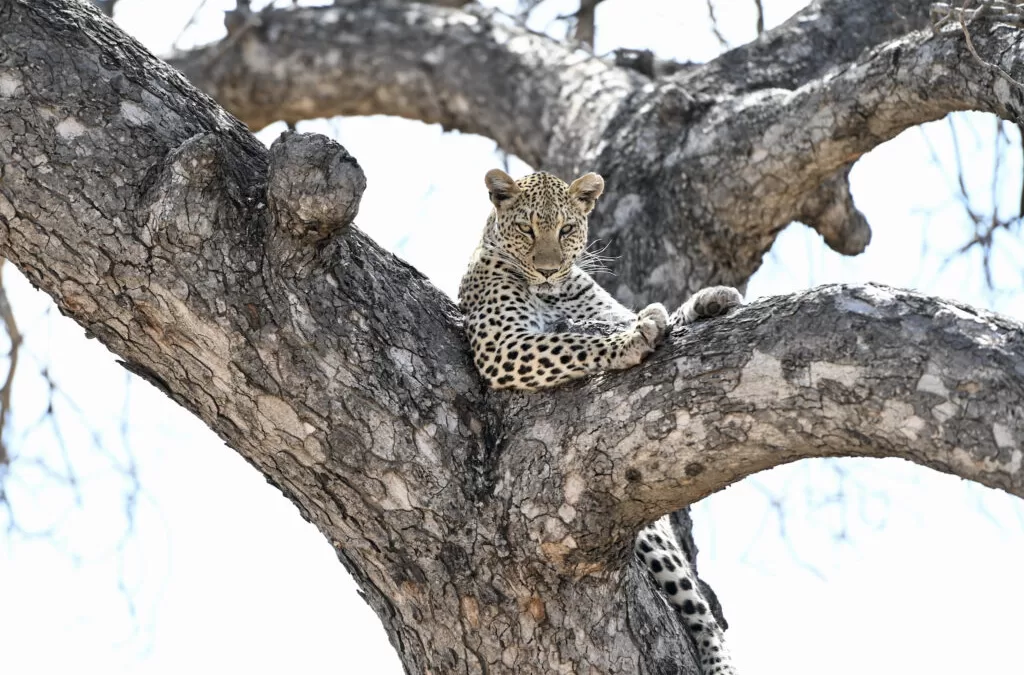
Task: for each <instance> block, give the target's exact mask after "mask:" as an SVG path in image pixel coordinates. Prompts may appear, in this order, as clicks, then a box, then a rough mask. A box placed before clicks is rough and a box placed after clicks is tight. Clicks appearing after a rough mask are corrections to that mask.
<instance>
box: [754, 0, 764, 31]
mask: <svg viewBox="0 0 1024 675" xmlns="http://www.w3.org/2000/svg"><path fill="white" fill-rule="evenodd" d="M754 6H755V7H756V8H757V34H758V35H760V34H761V33H763V32H764V5H762V4H761V0H754Z"/></svg>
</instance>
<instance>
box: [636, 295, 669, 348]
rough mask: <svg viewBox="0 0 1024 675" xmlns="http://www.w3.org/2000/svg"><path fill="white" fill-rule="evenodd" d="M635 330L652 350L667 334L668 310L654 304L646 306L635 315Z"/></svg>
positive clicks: (658, 304) (661, 305) (656, 303)
mask: <svg viewBox="0 0 1024 675" xmlns="http://www.w3.org/2000/svg"><path fill="white" fill-rule="evenodd" d="M636 330H637V331H638V332H639V333H640V334H641V335H643V337H644V340H646V341H647V344H648V345H650V346H651V348H652V349H653V348H654V347H656V346H657V345H658V343H659V342H661V341H662V340H664V339H665V335H667V334H668V310H666V309H665V305H663V304H661V303H660V302H655V303H652V304H650V305H647V306H646V307H644V308H643V309H641V310H640V313H639V314H637V315H636Z"/></svg>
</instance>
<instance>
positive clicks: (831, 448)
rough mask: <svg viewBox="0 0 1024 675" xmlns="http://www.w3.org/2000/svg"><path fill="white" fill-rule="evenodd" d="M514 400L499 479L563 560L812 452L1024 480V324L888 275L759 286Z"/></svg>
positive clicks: (1001, 481) (550, 551)
mask: <svg viewBox="0 0 1024 675" xmlns="http://www.w3.org/2000/svg"><path fill="white" fill-rule="evenodd" d="M538 399H540V400H538ZM510 405H511V406H512V407H513V408H514V409H515V410H516V411H517V412H518V413H519V414H518V415H516V416H515V417H513V418H512V419H513V420H515V421H514V422H513V426H512V427H511V428H508V429H507V430H506V432H507V433H508V434H509V437H510V439H511V440H510V441H509V443H508V445H507V447H505V448H504V451H503V454H502V456H501V460H500V467H501V468H502V469H503V470H502V475H503V479H502V481H501V482H500V483H499V485H498V488H497V491H498V494H502V495H506V496H507V499H508V500H509V503H510V505H511V508H510V511H511V513H513V514H517V515H518V514H527V515H528V516H529V520H521V521H520V522H519V523H518V524H519V525H521V526H522V528H523V529H522V533H523V536H524V537H526V538H528V540H529V542H530V543H532V544H533V545H534V546H536V547H537V549H538V550H539V551H542V552H544V553H546V554H547V555H548V556H549V558H550V559H551V560H552V561H553V562H555V563H558V564H560V565H565V566H566V567H569V568H574V567H575V566H581V567H586V566H587V565H589V564H594V563H595V561H596V560H600V559H601V556H603V555H609V554H611V555H616V554H618V552H619V551H621V550H623V549H624V548H626V547H628V545H629V543H630V541H631V538H632V536H633V533H634V532H635V531H636V528H637V526H638V525H640V524H641V523H644V522H647V521H649V520H651V519H653V518H655V517H657V516H659V515H661V514H663V513H666V512H668V511H671V510H674V509H678V508H681V507H683V506H685V505H687V504H691V503H693V502H695V501H697V500H699V499H702V498H703V497H705V496H707V495H709V494H711V493H712V492H716V491H718V490H721V489H723V488H725V487H726V486H728V485H729V484H731V483H734V482H736V481H738V480H740V479H741V478H743V477H745V476H747V475H749V474H751V473H754V472H757V471H761V470H763V469H767V468H769V467H773V466H778V465H780V464H785V463H787V462H792V461H794V460H797V459H802V458H806V457H838V456H844V457H845V456H865V457H896V458H900V459H905V460H910V461H912V462H916V463H918V464H922V465H924V466H928V467H931V468H933V469H937V470H939V471H944V472H947V473H951V474H954V475H957V476H961V477H963V478H967V479H970V480H974V481H977V482H979V483H982V484H984V485H988V486H990V487H994V488H999V489H1002V490H1005V491H1007V492H1009V493H1011V494H1015V495H1018V496H1022V497H1024V448H1022V443H1024V324H1021V323H1020V322H1016V321H1011V320H1009V319H1007V318H1005V317H1000V316H997V315H993V314H990V313H987V312H979V311H977V310H974V309H971V308H969V307H964V306H961V305H956V304H953V303H950V302H946V301H942V300H938V299H935V298H930V297H927V296H922V295H919V294H916V293H911V292H908V291H899V290H895V289H890V288H886V287H881V286H864V287H842V286H825V287H822V288H819V289H815V290H813V291H808V292H805V293H800V294H797V295H793V296H785V297H777V298H770V299H766V300H762V301H758V302H756V303H753V304H751V305H748V306H745V307H743V308H741V309H740V310H738V311H736V312H734V313H733V314H732V315H731V316H729V317H727V318H724V319H719V320H714V321H709V322H706V323H699V324H696V325H693V326H691V327H687V328H684V329H677V331H676V332H675V333H674V335H673V337H672V338H671V340H670V342H669V344H668V345H666V346H664V347H662V348H661V349H659V351H657V352H656V353H655V354H654V355H653V356H652V357H651V359H650V360H649V361H647V362H645V363H644V364H643V365H641V366H640V367H638V368H636V369H634V370H631V371H627V372H625V373H623V374H621V375H619V374H615V375H609V376H606V377H604V378H601V379H599V380H596V381H593V382H590V383H585V384H581V385H577V386H574V387H571V388H568V389H564V390H561V391H554V392H551V393H550V394H547V395H544V396H543V397H542V398H541V397H538V396H537V395H532V396H523V395H513V396H511V397H510ZM540 474H543V475H544V479H543V480H544V485H545V489H544V490H542V491H536V490H535V491H529V490H527V489H525V488H526V486H528V485H536V484H537V481H538V480H539V477H540ZM519 517H520V518H521V516H519ZM513 524H516V518H515V517H514V518H513ZM524 543H525V542H524Z"/></svg>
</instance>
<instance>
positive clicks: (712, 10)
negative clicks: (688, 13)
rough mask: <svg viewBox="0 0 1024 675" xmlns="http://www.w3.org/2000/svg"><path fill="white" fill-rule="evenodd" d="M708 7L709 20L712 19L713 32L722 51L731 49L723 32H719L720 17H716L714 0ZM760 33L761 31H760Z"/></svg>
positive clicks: (709, 0) (711, 0)
mask: <svg viewBox="0 0 1024 675" xmlns="http://www.w3.org/2000/svg"><path fill="white" fill-rule="evenodd" d="M707 7H708V18H709V19H711V32H712V33H713V34H714V36H715V39H716V40H718V44H720V45H721V46H722V49H728V48H729V41H728V40H726V39H725V36H724V35H722V32H721V31H720V30H718V17H716V16H715V3H714V0H707ZM758 32H760V31H758Z"/></svg>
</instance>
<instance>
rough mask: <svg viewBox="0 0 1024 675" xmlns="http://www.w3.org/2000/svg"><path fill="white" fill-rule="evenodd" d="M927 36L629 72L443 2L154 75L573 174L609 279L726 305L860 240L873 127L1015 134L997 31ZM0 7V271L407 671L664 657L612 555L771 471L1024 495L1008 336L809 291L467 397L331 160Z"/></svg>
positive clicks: (76, 7) (860, 293)
mask: <svg viewBox="0 0 1024 675" xmlns="http://www.w3.org/2000/svg"><path fill="white" fill-rule="evenodd" d="M446 4H451V3H446ZM928 20H929V17H928V7H926V6H924V5H922V3H919V2H912V1H910V0H907V1H904V2H874V1H871V0H868V1H864V2H858V3H848V2H840V1H838V0H822V1H821V2H818V3H815V4H814V5H813V6H812V7H811V8H810V9H809V10H807V11H806V12H804V13H803V14H802V15H801V16H798V17H795V18H794V19H793V20H792V21H790V22H787V23H786V24H784V25H782V26H780V27H779V28H777V29H774V30H773V31H769V32H767V33H766V34H765V35H763V36H762V37H761V38H760V39H759V40H757V41H756V42H754V43H751V44H750V45H746V46H744V47H740V48H738V49H736V50H733V51H731V52H729V53H727V54H725V55H723V56H722V57H721V58H719V59H717V60H715V61H713V62H711V63H709V64H704V65H700V66H689V67H681V68H679V69H675V70H674V69H673V68H671V67H669V68H665V67H664V66H663V65H662V64H655V63H654V62H653V61H651V62H650V63H648V64H647V65H646V66H643V67H642V68H641V70H643V71H644V72H640V71H639V70H636V69H633V68H628V67H625V66H621V65H614V64H609V63H607V62H605V61H604V60H601V59H598V58H595V57H593V56H591V55H590V54H586V53H583V52H581V51H577V50H573V49H571V48H570V47H567V46H566V45H563V44H560V43H557V42H555V41H552V40H550V39H547V38H544V37H542V36H538V35H536V34H533V33H530V32H528V31H526V30H524V29H522V28H520V27H519V26H518V25H517V24H515V23H512V22H509V21H507V20H505V19H503V18H502V17H501V15H499V14H496V13H493V12H487V11H483V10H480V9H478V8H475V7H474V6H472V5H467V6H464V7H461V8H448V7H434V6H429V5H422V4H410V3H399V2H380V3H368V2H355V1H346V0H342V1H341V2H337V3H335V5H333V6H331V7H324V8H315V9H292V8H289V9H282V10H269V11H264V12H260V13H259V14H252V13H248V12H247V11H245V8H244V7H242V8H240V9H239V11H238V13H237V15H235V16H233V18H232V19H231V21H230V22H229V25H230V26H232V30H231V31H230V33H229V36H228V37H227V38H226V39H225V40H224V41H223V42H222V43H220V44H218V45H213V46H211V47H208V48H206V49H203V50H198V51H195V52H192V53H190V54H187V55H184V56H182V57H181V58H180V59H178V60H176V61H175V65H177V66H178V67H180V68H181V69H182V71H183V72H184V73H186V74H187V75H188V76H189V78H190V79H191V81H192V82H193V83H195V84H196V85H198V86H199V87H201V88H202V89H204V90H205V91H207V92H208V93H210V94H211V95H213V96H214V97H215V98H216V99H217V100H218V101H219V102H220V103H221V104H223V105H224V106H225V107H227V108H228V109H229V110H230V111H231V112H233V113H234V114H236V115H237V116H239V117H240V118H241V119H242V120H243V121H245V122H246V123H248V124H249V126H250V127H252V128H257V127H260V126H262V125H264V124H266V123H268V122H270V121H273V120H276V119H285V120H290V121H295V120H298V119H302V118H305V117H310V116H314V115H328V114H330V115H334V114H369V113H388V114H398V115H403V116H406V117H412V118H416V119H422V120H426V121H440V122H442V123H443V124H445V125H447V126H449V127H452V128H459V129H462V130H466V131H474V132H478V133H482V134H485V135H487V136H489V137H492V138H494V139H495V140H496V141H497V142H498V143H499V145H501V147H502V148H504V149H506V150H508V151H509V152H513V153H516V154H518V155H520V156H521V157H523V158H524V159H526V160H527V161H528V162H530V163H531V164H533V165H535V166H538V167H543V168H545V169H547V170H550V171H553V172H555V173H559V174H562V175H565V176H568V175H570V174H578V173H580V172H582V171H583V170H595V171H597V172H599V173H601V174H603V175H604V177H605V178H606V180H607V181H608V184H609V194H608V197H607V198H606V199H605V200H604V203H603V204H602V206H601V208H600V209H599V212H598V213H597V214H595V215H594V217H593V218H592V228H593V230H594V232H595V235H596V236H599V237H601V238H603V239H605V240H608V241H610V242H611V251H612V252H613V253H614V254H616V255H618V256H619V261H618V263H617V265H616V267H617V272H618V276H617V277H616V278H615V280H614V281H611V282H608V281H607V280H606V283H608V286H609V288H611V289H612V290H614V291H615V292H616V293H617V295H618V296H619V297H620V299H622V300H624V301H625V302H628V303H630V304H642V303H644V302H647V301H649V300H653V299H661V300H665V301H667V302H670V303H676V304H678V303H679V302H681V301H682V300H683V299H684V298H685V296H686V295H687V294H689V293H690V292H692V291H694V290H696V289H697V288H700V287H702V286H705V285H708V284H712V283H729V284H736V285H742V284H743V282H744V281H745V280H746V278H747V277H748V276H749V275H750V274H751V273H752V272H753V271H754V270H755V269H756V268H757V266H758V264H759V262H760V259H761V256H762V255H763V254H764V252H765V251H766V250H767V248H768V247H769V246H770V244H771V242H772V240H773V238H774V236H775V235H776V234H777V232H778V231H779V230H780V229H781V228H782V227H784V226H785V225H786V224H787V223H789V222H790V221H791V220H794V219H799V220H802V221H803V222H806V223H807V224H809V225H811V226H812V227H814V228H815V229H816V230H818V231H819V232H820V233H822V235H823V236H824V237H825V239H826V241H827V242H828V243H829V244H830V245H831V246H832V247H833V248H836V249H837V250H840V251H843V252H847V253H854V252H857V251H858V250H860V249H862V248H863V246H864V245H866V243H867V240H868V238H869V229H868V225H867V223H866V221H865V219H864V218H863V216H861V215H860V214H859V213H858V212H857V210H856V209H855V207H854V206H853V203H852V201H851V199H850V196H849V190H848V186H847V183H846V176H847V172H848V170H849V167H850V165H851V163H852V162H853V161H855V160H856V158H857V157H858V156H859V155H860V154H862V153H864V152H866V151H867V150H869V149H871V148H872V147H874V146H876V145H878V144H879V143H881V142H883V141H884V140H887V139H888V138H891V137H892V136H894V135H895V134H896V133H898V132H899V131H901V130H903V129H905V128H907V127H909V126H912V125H915V124H919V123H921V122H924V121H927V120H932V119H937V118H939V117H941V116H943V115H945V114H946V113H948V112H949V111H952V110H965V109H978V110H987V111H990V112H995V113H997V114H999V115H1001V116H1003V117H1005V118H1007V119H1010V120H1012V121H1015V122H1020V121H1021V119H1020V110H1021V109H1022V108H1021V90H1020V88H1019V87H1018V86H1017V85H1015V84H1014V83H1012V82H1010V81H1008V79H1007V78H1008V77H1009V78H1012V76H1013V74H1014V73H1015V72H1018V71H1019V70H1020V69H1021V65H1020V64H1018V63H1017V61H1016V59H1015V57H1014V54H1015V52H1016V50H1017V48H1018V47H1019V45H1020V42H1021V39H1022V38H1021V35H1020V33H1019V32H1018V31H1016V30H1012V29H1007V28H1006V27H1004V26H1000V25H998V24H996V25H993V24H988V23H984V22H976V23H974V24H972V26H971V39H972V42H971V45H970V46H968V43H967V41H966V37H965V32H964V30H963V29H962V28H960V27H959V26H958V24H956V23H954V24H952V27H951V28H949V29H948V30H940V32H939V33H938V34H932V33H931V32H929V31H923V30H921V29H923V28H925V27H926V26H927V23H928ZM0 22H2V25H3V26H4V31H3V34H2V36H0V41H2V45H3V46H2V50H3V52H4V54H5V58H4V59H3V60H2V61H0V159H2V173H0V222H2V224H3V237H2V238H0V250H2V251H3V254H4V255H5V256H6V257H7V258H8V259H9V260H11V261H12V262H14V263H15V264H16V265H18V267H19V268H20V269H22V270H23V271H24V272H25V273H26V275H27V276H28V277H29V278H30V279H32V280H33V282H34V283H36V284H37V285H39V286H40V287H41V288H43V289H44V290H46V291H47V292H48V293H50V294H51V295H52V296H53V297H54V298H55V300H56V301H57V303H58V304H59V306H60V307H61V309H62V310H63V311H64V312H66V313H67V314H69V315H70V316H72V317H73V318H74V319H75V320H76V321H78V322H79V323H81V324H82V325H83V326H85V327H86V329H87V330H88V331H90V332H91V333H92V334H93V335H95V336H96V337H97V338H99V339H100V340H101V341H103V343H104V344H106V345H107V346H108V347H109V348H110V349H112V350H113V351H114V352H116V353H118V354H120V355H121V356H122V357H123V358H124V359H125V363H126V366H127V367H128V368H129V369H130V370H132V371H133V372H136V373H138V374H140V375H141V376H143V377H145V378H146V379H148V380H149V381H150V382H153V383H154V384H155V385H156V386H158V387H160V388H161V389H163V390H164V391H165V392H167V393H168V395H169V396H171V397H172V398H173V399H174V400H176V401H178V402H179V403H181V404H182V405H184V406H185V407H187V408H188V409H189V410H191V411H193V412H194V413H196V414H197V415H198V416H199V417H200V418H202V419H203V420H204V421H205V422H206V423H207V424H208V425H209V426H210V427H211V428H213V429H214V430H215V431H216V432H217V433H218V434H220V435H221V437H222V438H224V439H225V441H226V442H227V443H228V444H229V445H231V447H233V448H235V449H236V450H237V451H238V452H240V453H241V454H242V455H243V456H244V457H245V458H246V459H248V460H249V461H250V462H252V463H253V464H254V465H255V466H256V467H257V468H258V469H259V470H260V471H261V472H262V473H263V474H264V475H266V476H267V478H268V480H270V481H272V482H273V483H274V484H275V485H277V486H278V487H279V488H280V489H281V490H282V492H283V493H284V494H285V495H286V496H288V497H289V498H290V499H291V500H292V501H293V502H294V503H295V504H296V505H297V507H298V508H299V509H300V511H301V512H302V514H303V515H304V516H305V517H306V518H307V519H309V520H310V521H311V522H313V523H314V524H315V525H316V526H317V527H318V528H319V529H320V531H321V532H323V533H324V535H325V536H326V537H327V538H328V539H329V540H330V541H331V542H332V543H333V544H334V546H335V548H336V550H337V551H338V555H339V558H340V559H341V560H342V562H343V563H344V564H345V566H346V567H347V568H348V569H349V571H350V572H351V573H352V574H353V575H354V576H355V578H356V579H357V580H358V581H359V583H360V585H361V586H362V589H363V591H364V592H365V593H366V596H367V599H368V601H369V603H370V604H371V606H373V607H374V609H375V610H376V611H377V613H378V615H379V616H380V617H381V619H382V621H383V623H384V625H385V628H386V630H387V631H388V633H389V635H390V637H391V640H392V642H393V644H394V645H395V647H396V649H397V650H398V652H399V654H400V656H401V658H402V660H403V662H404V664H405V666H406V668H407V670H408V671H409V672H413V673H427V672H463V671H464V672H502V671H506V672H513V671H514V672H521V673H529V672H543V673H547V672H552V671H559V670H565V671H569V672H582V671H584V670H585V671H587V672H601V673H614V672H636V671H637V670H638V669H639V670H641V671H642V672H650V673H675V672H693V671H694V669H695V667H696V666H695V663H694V661H693V659H692V655H691V653H690V648H689V645H688V642H687V641H686V638H685V637H683V633H682V631H681V630H680V626H679V624H678V623H677V622H676V620H675V618H674V617H673V616H672V615H671V614H670V613H668V612H667V611H666V609H665V605H664V603H663V602H662V601H661V600H660V598H659V597H658V596H657V594H656V593H655V591H654V589H653V588H652V587H651V586H650V584H649V582H648V581H647V579H646V577H645V576H644V574H643V572H642V570H639V569H637V568H635V567H634V566H632V565H630V564H629V563H628V562H627V561H628V560H629V556H628V555H627V551H628V549H629V545H630V541H631V538H632V536H633V533H634V532H635V531H636V529H637V528H638V527H639V526H640V525H641V524H642V523H644V522H646V521H649V520H651V519H653V518H655V517H657V516H659V515H661V514H663V513H666V512H669V511H674V510H677V509H680V508H683V507H685V506H686V505H688V504H690V503H693V502H694V501H696V500H698V499H700V498H702V497H703V496H706V495H707V494H710V493H712V492H714V491H716V490H720V489H722V488H724V487H725V486H727V485H729V484H730V483H732V482H734V481H736V480H739V479H740V478H742V477H743V476H746V475H749V474H750V473H753V472H755V471H759V470H761V469H764V468H768V467H771V466H775V465H778V464H781V463H784V462H788V461H793V460H796V459H799V458H803V457H823V456H846V455H861V456H878V457H902V458H905V459H909V460H912V461H915V462H917V463H920V464H923V465H925V466H930V467H932V468H935V469H938V470H941V471H947V472H950V473H954V474H956V475H959V476H962V477H964V478H969V479H972V480H976V481H978V482H980V483H982V484H985V485H989V486H993V487H998V488H1001V489H1003V490H1006V491H1007V492H1010V493H1012V494H1016V495H1024V470H1022V457H1024V452H1022V450H1021V448H1020V445H1019V444H1020V439H1021V438H1024V435H1022V434H1024V419H1022V413H1021V412H1020V411H1021V410H1022V409H1024V407H1022V398H1024V330H1022V327H1021V325H1020V324H1019V323H1015V322H1013V321H1010V320H1007V319H1004V318H1001V317H998V316H995V315H992V314H989V313H986V312H980V311H976V310H973V309H971V308H969V307H965V306H962V305H958V304H955V303H950V302H944V301H941V300H938V299H934V298H928V297H925V296H921V295H919V294H915V293H909V292H904V291H898V290H895V289H888V288H881V287H874V286H866V287H856V288H851V287H825V288H820V289H816V290H814V291H809V292H806V293H803V294H799V295H795V296H791V297H782V298H775V299H771V300H766V301H761V302H758V303H754V304H752V305H750V306H748V307H746V308H744V309H743V310H742V311H740V312H737V313H736V314H735V315H733V316H731V317H729V318H727V319H724V320H721V321H716V322H712V323H708V324H705V325H698V326H695V327H693V328H692V329H687V330H685V331H682V330H681V331H677V332H676V333H675V334H674V335H673V336H671V338H670V340H669V344H667V345H666V346H664V347H663V348H661V349H659V351H658V352H657V353H656V354H655V355H654V356H653V358H651V359H650V360H649V361H647V362H646V363H645V364H643V365H642V366H640V367H638V368H636V369H633V370H632V371H628V372H625V373H621V374H614V375H608V376H604V377H601V378H596V379H594V380H592V381H589V382H585V383H581V384H578V385H573V386H570V387H566V388H564V389H561V390H557V391H552V392H545V393H540V394H530V395H524V394H515V393H513V394H498V393H494V392H489V391H487V390H485V389H484V388H483V386H482V384H481V382H480V381H479V379H478V378H477V377H476V375H475V373H474V371H473V368H472V364H471V362H470V360H469V358H468V351H467V347H466V343H465V340H464V339H463V336H462V333H461V329H460V325H459V320H458V312H457V310H456V308H455V307H454V306H453V305H452V303H451V301H450V300H449V299H448V298H446V297H445V296H444V295H443V294H441V293H440V292H438V291H437V290H436V289H434V288H433V287H432V286H430V284H429V283H428V282H426V280H425V279H424V278H423V277H422V276H420V275H419V274H418V273H417V272H416V271H415V270H413V269H411V268H410V267H409V266H407V265H405V264H404V263H402V262H401V261H400V260H398V259H397V258H395V257H394V256H391V255H390V254H388V253H386V252H384V251H382V250H381V249H380V248H379V247H377V246H376V245H375V244H374V243H373V242H372V241H371V240H370V239H369V238H367V237H366V236H365V235H363V234H362V233H360V231H359V230H358V229H357V228H356V227H355V226H354V225H353V220H354V218H355V215H356V211H357V209H358V203H359V197H360V194H361V192H362V189H363V186H364V180H365V179H364V176H363V174H362V170H361V169H360V168H359V165H358V163H357V162H356V160H355V159H354V158H353V157H351V156H350V155H349V154H348V153H347V152H346V151H345V150H344V149H343V148H341V147H340V146H338V145H337V144H334V143H332V142H330V141H328V140H327V139H325V138H322V137H316V136H305V135H297V134H292V135H286V136H284V137H283V138H282V139H281V140H279V141H278V142H277V143H276V144H275V145H274V146H273V147H272V148H271V149H270V151H269V152H268V151H266V150H265V149H264V148H263V147H262V145H260V144H259V143H258V142H257V141H256V140H255V139H254V138H253V137H252V136H251V134H250V133H249V132H248V130H247V129H246V128H245V127H244V126H242V125H241V124H239V123H238V122H237V121H236V120H234V119H232V118H231V117H230V116H228V115H226V114H224V112H223V111H222V110H221V108H220V107H218V105H217V104H215V103H213V101H211V100H210V99H209V98H207V97H206V96H204V95H203V94H201V93H199V91H198V90H196V89H195V87H194V86H193V85H192V84H190V83H189V82H188V81H186V80H185V79H184V78H183V77H182V76H181V75H180V74H178V73H177V72H175V71H173V70H172V69H170V68H167V66H166V65H163V64H161V63H160V62H159V61H157V60H156V59H154V58H153V57H152V56H150V55H149V54H148V53H146V52H145V51H144V50H142V49H141V48H140V47H139V46H138V45H137V44H135V43H134V42H133V41H131V40H129V39H127V38H125V37H124V36H123V34H121V33H120V32H119V31H118V30H117V28H116V27H115V26H114V25H113V24H112V23H110V22H109V21H107V20H106V19H104V18H102V17H101V16H100V15H99V13H98V12H97V11H96V10H94V9H92V8H90V7H88V6H87V5H85V4H83V3H81V2H77V1H72V0H35V1H32V2H30V1H28V0H0ZM836 26H843V33H842V38H843V39H841V40H837V39H835V31H836ZM975 52H976V53H977V54H978V56H977V58H975V56H974V53H975ZM641 61H642V59H641ZM311 63H312V64H315V65H317V66H318V68H316V69H311V68H310V67H309V64H311ZM270 64H274V67H273V68H270V67H269V66H270ZM994 64H998V65H999V67H1000V68H1002V70H1003V71H1004V72H1002V73H1001V72H1000V71H999V70H996V69H995V65H994ZM662 68H665V69H667V70H674V72H673V73H672V74H669V75H659V73H660V72H661V69H662ZM313 70H315V71H316V73H315V76H313V75H311V74H310V73H311V71H313ZM331 85H333V86H331ZM510 111H512V113H514V114H510ZM684 534H685V531H684Z"/></svg>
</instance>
